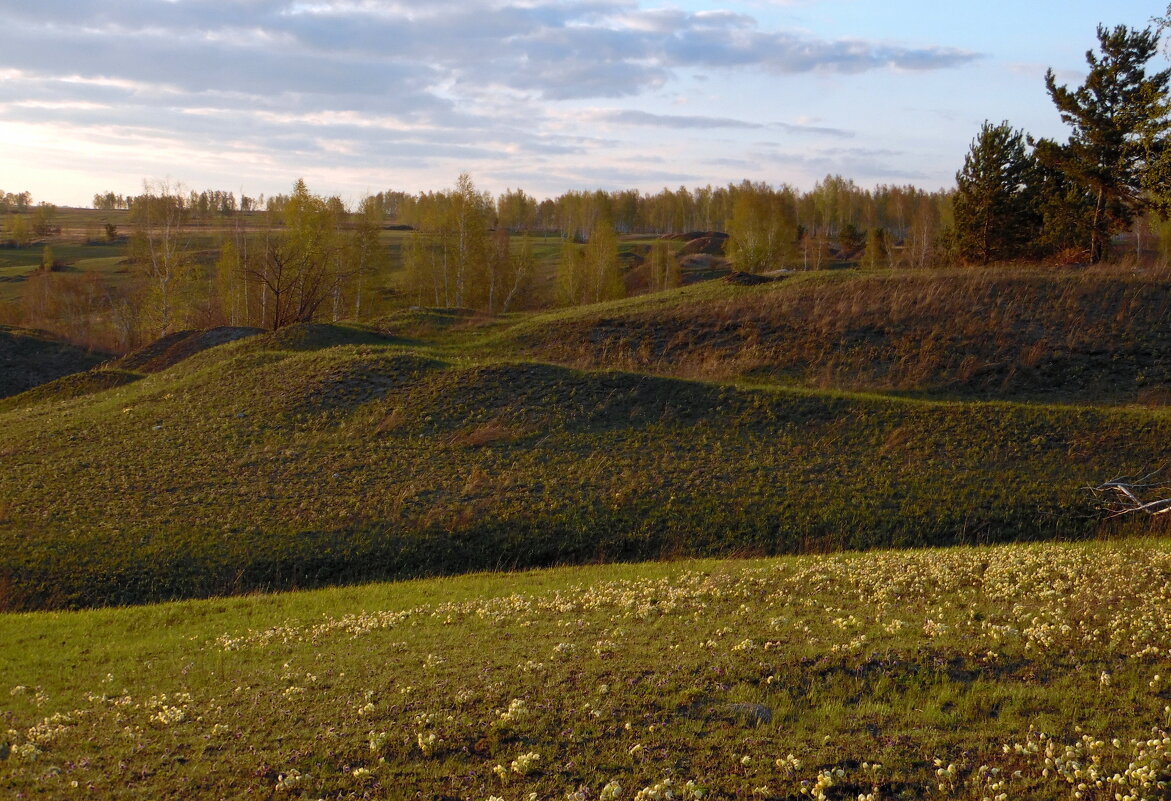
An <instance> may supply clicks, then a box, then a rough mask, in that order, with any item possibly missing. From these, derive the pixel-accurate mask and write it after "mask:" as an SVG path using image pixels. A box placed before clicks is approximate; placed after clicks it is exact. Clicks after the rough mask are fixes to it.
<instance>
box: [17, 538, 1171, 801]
mask: <svg viewBox="0 0 1171 801" xmlns="http://www.w3.org/2000/svg"><path fill="white" fill-rule="evenodd" d="M1169 588H1171V552H1169V551H1168V545H1167V542H1166V541H1135V542H1126V543H1117V544H1103V543H1094V544H1081V545H1069V544H1045V545H1013V546H1004V547H997V548H960V549H954V550H942V551H941V550H918V551H903V552H871V553H868V554H848V555H836V556H807V557H799V558H786V559H780V560H770V561H744V560H738V561H703V562H675V563H671V564H660V565H639V566H631V565H614V566H598V567H588V568H576V569H562V570H556V571H542V572H535V573H523V574H498V575H478V576H470V577H464V578H459V579H443V580H431V581H422V582H408V583H403V584H395V585H377V586H366V587H353V588H347V589H340V590H330V591H327V592H314V593H295V594H286V595H274V596H266V597H248V598H237V599H216V600H211V601H203V602H188V603H182V604H166V605H160V606H151V607H141V608H134V609H110V610H99V611H89V612H82V613H56V614H33V615H0V693H2V694H3V698H4V703H3V704H0V753H3V754H4V757H5V758H4V759H0V795H3V796H4V797H8V798H28V799H33V798H35V799H44V800H45V801H49V800H51V799H74V798H93V799H127V800H129V799H144V800H145V799H160V798H176V799H177V798H225V799H229V798H230V799H235V798H240V799H245V798H248V799H252V798H307V799H313V798H339V799H340V798H391V799H399V798H402V799H406V798H451V799H490V798H499V799H507V800H508V801H521V800H522V799H564V798H570V799H577V798H585V799H638V800H639V801H645V800H648V799H665V798H675V799H699V798H707V799H724V798H728V799H730V798H737V799H763V800H764V801H780V800H781V799H798V798H827V799H835V801H838V800H839V799H857V798H860V797H861V798H864V799H878V798H882V799H921V798H937V799H954V798H970V799H1001V801H1007V800H1008V799H1014V801H1015V799H1042V800H1050V799H1051V800H1053V801H1056V799H1072V798H1087V799H1107V798H1116V797H1124V798H1132V799H1144V800H1145V801H1154V800H1155V799H1163V798H1166V797H1167V790H1168V787H1169V786H1171V785H1169V782H1171V754H1169V753H1168V752H1169V750H1171V737H1169V735H1168V734H1167V733H1166V732H1167V730H1168V726H1169V725H1171V678H1169V673H1168V670H1167V667H1168V664H1169V660H1171V652H1169V650H1168V649H1169V645H1168V644H1169V643H1171V615H1169V610H1171V595H1169V592H1171V590H1169ZM5 731H6V733H5ZM1079 787H1081V788H1082V789H1080V790H1079V789H1078V788H1079Z"/></svg>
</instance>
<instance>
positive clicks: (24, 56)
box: [0, 0, 1166, 205]
mask: <svg viewBox="0 0 1171 801" xmlns="http://www.w3.org/2000/svg"><path fill="white" fill-rule="evenodd" d="M1165 10H1166V5H1165V4H1160V3H1152V2H1131V1H1129V0H1127V1H1124V2H1111V3H1102V2H1046V1H1045V0H1032V1H1031V2H1024V3H1021V2H1012V3H1010V2H1001V1H1000V0H985V1H984V2H980V3H974V2H971V0H937V2H919V1H918V0H884V1H883V2H877V1H876V0H771V1H770V0H742V1H741V2H725V3H712V2H706V3H705V2H694V1H693V0H679V1H678V2H674V3H660V2H639V1H637V0H564V1H562V0H524V1H523V2H497V1H496V0H465V1H464V2H452V0H431V1H430V2H426V3H420V2H401V0H117V2H115V1H114V0H38V2H35V3H32V2H28V0H0V31H3V32H4V33H3V40H4V41H3V43H2V44H0V189H3V190H6V191H23V190H26V189H27V190H29V191H31V192H32V193H33V195H34V197H35V198H36V199H38V200H48V201H50V202H55V203H58V204H63V205H65V204H69V205H75V204H86V203H88V202H89V200H90V198H92V196H93V194H94V193H95V192H99V191H107V190H111V191H115V192H120V193H127V194H130V193H135V192H137V191H139V190H140V188H141V186H142V182H143V180H145V179H152V180H153V179H163V178H168V179H170V180H171V181H172V182H181V183H182V184H184V185H185V186H186V187H188V188H193V189H204V188H214V189H230V190H234V191H237V192H239V191H243V192H246V193H248V194H250V195H258V194H260V193H266V194H271V193H274V192H281V191H288V189H289V188H290V187H291V185H292V183H293V181H294V180H295V179H296V178H297V177H304V178H305V179H306V181H307V182H308V184H309V186H310V188H311V189H312V190H314V191H316V192H319V193H323V194H338V195H340V196H341V197H343V198H344V199H346V200H347V201H348V202H353V201H356V200H357V199H358V198H360V197H361V196H362V195H364V194H366V193H368V192H377V191H380V190H384V189H402V190H406V191H418V190H428V189H442V188H445V187H449V186H451V185H453V184H454V182H455V178H456V176H457V175H458V174H459V173H460V172H462V171H467V172H469V173H471V175H472V177H473V179H474V180H475V181H476V184H477V185H478V186H479V187H480V188H482V189H487V190H490V191H493V192H500V191H503V190H504V189H506V188H509V187H521V188H524V189H526V190H528V191H529V192H530V193H532V194H534V195H536V196H538V197H544V196H549V195H555V194H559V193H561V192H563V191H566V190H570V189H594V188H602V189H618V188H637V189H641V190H645V191H656V190H657V189H659V188H662V187H663V186H669V187H676V186H679V185H681V184H682V185H687V186H697V185H703V184H708V183H712V184H723V183H727V182H729V181H739V180H741V179H745V178H748V179H752V180H758V181H767V182H769V183H772V184H780V183H790V184H793V185H795V186H798V187H800V188H809V187H811V186H812V185H813V184H814V183H815V182H816V181H817V180H818V179H819V178H821V177H823V176H825V175H826V174H829V173H837V174H841V175H844V176H846V177H848V178H852V179H853V180H855V181H856V182H857V183H859V184H861V185H863V186H873V185H875V184H880V183H899V184H904V183H910V184H914V185H917V186H920V187H923V188H927V189H935V188H939V187H943V186H949V185H951V184H952V182H953V180H954V175H955V171H956V169H957V168H958V167H959V166H960V164H961V163H962V160H963V156H964V153H965V152H966V150H967V148H968V145H969V143H970V142H971V139H972V137H973V136H974V135H975V133H976V131H977V129H978V128H979V126H980V123H981V122H982V121H983V120H985V119H991V120H993V121H1000V120H1008V121H1009V122H1011V123H1012V124H1013V125H1014V126H1016V127H1019V128H1024V129H1025V130H1027V131H1028V132H1030V133H1032V134H1034V135H1039V136H1053V137H1064V136H1065V135H1066V132H1065V131H1064V130H1063V128H1062V126H1061V124H1060V121H1059V120H1058V118H1057V115H1056V113H1055V112H1054V111H1053V108H1052V105H1051V104H1050V102H1049V100H1048V98H1047V96H1046V94H1045V89H1044V84H1043V75H1044V72H1045V70H1046V68H1048V67H1052V68H1053V69H1054V70H1055V71H1056V72H1057V74H1058V76H1059V79H1060V80H1061V81H1062V82H1068V83H1077V82H1078V81H1079V80H1080V79H1081V77H1082V70H1083V69H1084V64H1085V61H1084V53H1085V51H1086V50H1087V49H1090V48H1091V47H1093V46H1094V45H1095V43H1096V39H1095V33H1094V32H1095V27H1096V26H1097V24H1098V23H1099V22H1101V23H1105V24H1107V25H1116V24H1126V25H1129V26H1131V27H1142V26H1145V25H1147V24H1148V23H1149V21H1150V18H1151V17H1152V16H1153V15H1155V14H1159V13H1162V12H1163V11H1165ZM1164 66H1165V60H1164V59H1163V58H1160V59H1159V61H1158V63H1157V64H1153V65H1152V67H1154V68H1158V69H1162V68H1163V67H1164Z"/></svg>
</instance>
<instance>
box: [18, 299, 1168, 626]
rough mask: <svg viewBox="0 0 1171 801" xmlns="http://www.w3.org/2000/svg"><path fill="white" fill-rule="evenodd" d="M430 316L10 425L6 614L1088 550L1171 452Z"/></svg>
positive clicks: (127, 380)
mask: <svg viewBox="0 0 1171 801" xmlns="http://www.w3.org/2000/svg"><path fill="white" fill-rule="evenodd" d="M727 291H734V292H735V293H745V292H752V291H759V290H758V289H743V288H737V287H730V288H727ZM760 296H761V297H767V295H760ZM428 316H429V315H428V314H427V313H425V312H421V311H417V312H411V313H409V314H408V315H407V316H405V317H402V318H394V319H388V320H384V321H383V323H382V326H381V327H377V328H372V327H368V326H327V325H316V326H300V327H292V328H289V329H285V330H282V331H280V332H278V333H276V334H262V335H256V336H250V337H246V338H244V339H240V340H237V341H234V342H230V343H228V344H224V345H220V346H218V347H214V348H210V349H208V350H203V351H201V352H198V353H196V354H194V355H191V356H189V357H188V358H185V359H181V360H179V361H177V362H176V363H174V364H172V365H170V366H165V360H164V363H163V364H156V365H155V368H157V371H155V372H149V373H145V374H144V373H140V372H136V371H135V370H133V369H127V368H126V367H125V366H123V367H119V365H118V363H111V364H110V365H107V366H106V367H103V368H98V369H96V370H94V371H92V372H90V373H83V374H79V375H77V376H71V377H67V378H65V379H61V380H60V381H58V382H55V383H51V384H46V385H44V386H42V387H39V388H37V389H34V390H32V391H31V392H29V393H25V394H22V395H16V396H13V397H10V398H7V399H5V400H3V401H2V402H0V404H2V405H0V425H3V427H4V430H5V432H6V437H5V443H4V446H3V448H2V449H0V466H2V467H3V470H2V471H0V498H3V499H4V504H3V507H2V508H0V532H2V533H3V536H4V537H5V541H6V543H7V545H8V547H7V548H6V549H5V550H4V551H3V553H0V607H3V608H5V609H8V610H13V611H15V610H24V609H38V608H60V607H79V606H94V605H105V604H125V603H140V602H149V601H161V600H170V599H178V598H190V597H204V596H210V595H223V594H232V593H239V592H249V591H254V590H275V589H291V588H306V587H313V586H321V585H325V584H336V583H347V582H355V581H366V580H372V579H378V578H405V577H412V576H426V575H437V574H444V573H453V572H462V571H469V570H484V569H499V568H517V567H534V566H544V565H556V564H566V563H583V562H605V561H616V560H631V559H653V558H662V557H670V556H714V555H735V554H741V555H746V554H760V555H763V554H779V553H801V552H817V551H827V550H840V549H843V548H848V549H866V548H875V547H891V546H925V545H942V544H955V543H981V542H993V541H1007V540H1027V539H1040V538H1052V537H1063V538H1084V537H1088V536H1094V535H1096V534H1099V533H1102V532H1104V531H1115V532H1117V531H1118V530H1119V527H1118V525H1114V526H1113V527H1112V526H1111V525H1107V524H1104V523H1103V520H1102V518H1103V512H1102V510H1101V509H1100V508H1099V506H1098V503H1097V500H1096V499H1095V498H1094V496H1093V495H1092V494H1091V493H1090V492H1088V490H1087V487H1089V486H1092V485H1095V484H1098V483H1101V482H1102V481H1105V480H1107V479H1109V478H1112V477H1114V476H1117V475H1120V474H1124V473H1140V472H1143V471H1145V470H1149V469H1153V468H1155V467H1158V466H1159V465H1160V464H1162V463H1164V462H1165V461H1166V445H1165V443H1166V442H1167V441H1168V434H1169V433H1171V431H1169V428H1171V421H1169V420H1168V418H1167V416H1166V414H1165V413H1164V412H1163V411H1162V409H1160V408H1145V407H1142V408H1138V407H1136V408H1130V407H1126V408H1122V407H1120V408H1108V407H1098V408H1091V407H1076V406H1068V405H1065V406H1063V405H1039V404H1010V403H985V402H956V401H934V400H923V399H914V398H902V397H891V396H880V395H866V394H849V393H835V392H824V391H822V392H816V391H812V390H808V389H801V388H783V387H775V386H756V385H738V384H735V383H726V382H725V383H717V382H711V381H699V380H684V379H679V378H672V377H663V376H653V375H648V374H641V373H631V372H622V371H608V370H602V371H596V370H595V371H581V370H576V369H573V368H570V367H565V366H559V365H556V364H549V363H542V362H533V361H517V360H515V359H511V360H509V359H502V358H500V357H499V356H495V357H494V356H491V354H490V349H488V350H485V349H484V347H482V345H481V343H482V342H483V341H484V339H485V338H487V339H488V340H492V339H493V338H494V337H499V336H501V334H500V332H499V331H495V332H493V331H492V329H489V330H488V331H487V332H485V331H479V330H478V329H477V328H475V327H474V326H473V327H472V328H465V329H462V330H458V331H452V330H451V329H450V328H446V329H445V328H444V327H443V324H442V323H443V322H444V321H445V320H446V319H447V318H445V317H444V316H443V315H435V316H434V318H435V319H432V320H430V321H428V320H427V319H425V318H427V317H428ZM436 320H438V322H436ZM527 322H528V321H527V318H526V319H521V321H520V322H519V323H518V325H526V324H527ZM428 326H437V328H436V329H435V330H438V331H439V332H440V333H439V334H436V335H434V339H433V341H432V343H431V344H428V342H427V341H426V340H425V339H422V338H421V337H422V336H423V335H424V334H425V333H426V331H427V328H428ZM395 331H397V333H394V332H395ZM444 332H446V333H444ZM132 358H133V357H132ZM124 364H128V363H124ZM1121 525H1122V528H1123V529H1124V530H1129V531H1131V532H1139V533H1141V532H1144V531H1152V530H1161V529H1152V528H1150V526H1151V525H1152V524H1150V523H1148V521H1147V520H1145V519H1144V520H1138V519H1136V520H1135V521H1133V522H1129V523H1128V522H1127V521H1123V522H1122V524H1121Z"/></svg>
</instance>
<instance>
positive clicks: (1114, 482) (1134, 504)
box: [1090, 468, 1171, 518]
mask: <svg viewBox="0 0 1171 801" xmlns="http://www.w3.org/2000/svg"><path fill="white" fill-rule="evenodd" d="M1161 469H1162V468H1160V470H1161ZM1158 472H1159V470H1155V471H1154V472H1151V473H1148V474H1147V475H1145V476H1119V477H1118V478H1112V479H1110V480H1109V481H1107V482H1106V483H1104V484H1099V485H1098V486H1096V487H1090V491H1091V492H1092V493H1094V495H1095V497H1098V498H1101V499H1103V503H1102V507H1103V508H1104V509H1105V510H1106V511H1108V512H1109V513H1110V514H1109V515H1108V516H1107V517H1108V518H1110V517H1120V516H1121V515H1128V514H1131V513H1133V512H1143V513H1145V514H1148V515H1151V516H1154V515H1161V514H1163V513H1165V512H1171V486H1168V485H1166V484H1162V483H1156V482H1153V481H1152V479H1153V478H1154V477H1155V475H1156V474H1157V473H1158ZM1145 498H1150V499H1151V500H1144V499H1145Z"/></svg>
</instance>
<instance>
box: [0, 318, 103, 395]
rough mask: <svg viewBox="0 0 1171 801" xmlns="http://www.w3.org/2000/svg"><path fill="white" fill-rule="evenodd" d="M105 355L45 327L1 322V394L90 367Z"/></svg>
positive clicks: (11, 392) (11, 393)
mask: <svg viewBox="0 0 1171 801" xmlns="http://www.w3.org/2000/svg"><path fill="white" fill-rule="evenodd" d="M104 358H106V355H105V354H100V353H92V352H90V351H87V350H84V349H82V348H78V347H75V346H73V345H70V344H68V343H66V342H62V341H61V340H59V339H57V338H56V337H54V336H52V335H51V334H47V333H45V332H44V331H34V330H30V329H26V328H13V327H11V326H3V325H0V398H5V397H8V396H11V395H16V394H19V393H21V392H25V391H26V390H28V389H31V388H32V387H35V386H38V385H40V384H44V383H46V382H49V381H53V380H55V379H57V378H60V377H62V376H65V375H69V374H71V373H77V372H81V371H83V370H88V369H90V368H91V367H93V366H94V365H96V364H98V363H99V362H101V361H102V360H103V359H104Z"/></svg>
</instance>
